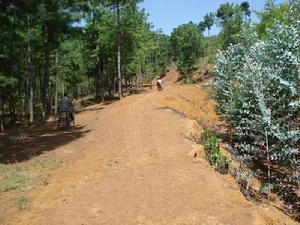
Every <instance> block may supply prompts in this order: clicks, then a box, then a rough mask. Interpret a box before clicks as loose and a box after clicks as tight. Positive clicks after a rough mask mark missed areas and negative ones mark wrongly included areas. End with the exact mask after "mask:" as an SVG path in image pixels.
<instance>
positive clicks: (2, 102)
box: [0, 96, 5, 132]
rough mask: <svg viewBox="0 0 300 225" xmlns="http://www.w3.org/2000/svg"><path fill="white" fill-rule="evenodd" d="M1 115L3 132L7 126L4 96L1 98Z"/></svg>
mask: <svg viewBox="0 0 300 225" xmlns="http://www.w3.org/2000/svg"><path fill="white" fill-rule="evenodd" d="M1 113H2V115H1V116H2V118H1V123H0V128H1V131H2V132H3V131H4V124H5V112H4V96H1Z"/></svg>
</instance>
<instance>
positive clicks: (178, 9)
mask: <svg viewBox="0 0 300 225" xmlns="http://www.w3.org/2000/svg"><path fill="white" fill-rule="evenodd" d="M243 1H244V0H227V1H226V0H211V1H204V0H144V2H143V3H141V4H140V7H141V8H144V9H145V10H146V13H148V14H149V20H150V21H151V22H152V23H153V25H154V29H159V28H161V29H162V30H163V32H164V33H165V34H170V33H171V32H172V30H173V28H175V27H177V26H179V25H180V24H183V23H187V22H189V21H193V22H195V23H199V22H200V20H202V19H203V17H204V16H205V14H207V13H209V12H216V11H217V9H218V8H219V7H220V5H221V4H223V3H226V2H230V3H235V4H241V3H242V2H243ZM286 1H287V0H276V4H279V3H282V2H286ZM248 2H249V4H250V8H251V10H258V11H261V10H262V9H263V8H264V4H265V1H264V0H248ZM252 19H253V21H257V18H256V16H255V14H254V13H252ZM218 32H219V28H218V27H216V26H213V27H212V30H211V34H212V35H214V34H217V33H218Z"/></svg>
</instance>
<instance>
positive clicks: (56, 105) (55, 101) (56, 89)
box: [54, 50, 59, 115]
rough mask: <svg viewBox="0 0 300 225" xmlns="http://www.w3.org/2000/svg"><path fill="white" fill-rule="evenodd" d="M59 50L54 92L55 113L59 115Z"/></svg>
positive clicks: (56, 58)
mask: <svg viewBox="0 0 300 225" xmlns="http://www.w3.org/2000/svg"><path fill="white" fill-rule="evenodd" d="M58 64H59V50H57V53H56V57H55V67H56V74H55V94H54V114H55V115H57V108H58V79H59V69H58Z"/></svg>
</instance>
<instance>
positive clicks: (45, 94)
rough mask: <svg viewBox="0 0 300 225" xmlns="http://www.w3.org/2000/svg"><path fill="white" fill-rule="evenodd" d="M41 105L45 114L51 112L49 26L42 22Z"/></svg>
mask: <svg viewBox="0 0 300 225" xmlns="http://www.w3.org/2000/svg"><path fill="white" fill-rule="evenodd" d="M43 105H44V111H45V112H46V114H47V115H50V114H51V104H50V99H49V28H48V25H47V24H44V61H43Z"/></svg>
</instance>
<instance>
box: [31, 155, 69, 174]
mask: <svg viewBox="0 0 300 225" xmlns="http://www.w3.org/2000/svg"><path fill="white" fill-rule="evenodd" d="M63 164H64V161H63V160H62V159H52V160H46V159H39V158H35V159H33V162H32V166H33V167H34V168H35V169H38V170H40V169H46V170H49V171H52V170H56V169H58V168H61V167H62V166H63Z"/></svg>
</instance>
